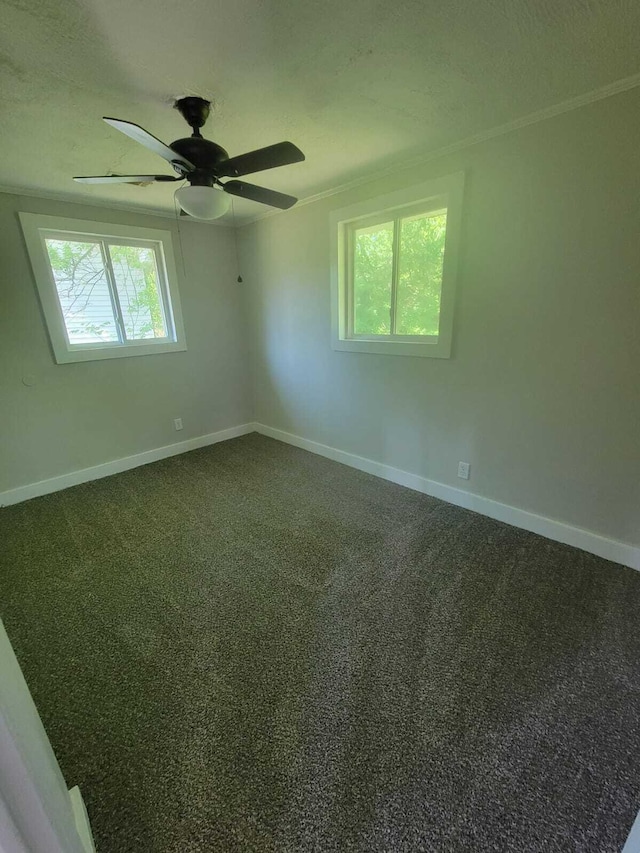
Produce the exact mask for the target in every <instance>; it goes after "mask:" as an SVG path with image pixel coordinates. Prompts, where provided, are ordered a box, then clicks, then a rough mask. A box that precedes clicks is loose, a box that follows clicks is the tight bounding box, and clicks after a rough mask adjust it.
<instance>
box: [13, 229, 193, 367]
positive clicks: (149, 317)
mask: <svg viewBox="0 0 640 853" xmlns="http://www.w3.org/2000/svg"><path fill="white" fill-rule="evenodd" d="M20 221H21V223H22V230H23V232H24V235H25V240H26V243H27V249H28V251H29V256H30V258H31V265H32V267H33V271H34V275H35V279H36V285H37V287H38V292H39V294H40V301H41V303H42V308H43V311H44V316H45V320H46V323H47V327H48V330H49V336H50V338H51V343H52V346H53V351H54V354H55V358H56V361H57V362H58V363H59V364H60V363H65V362H71V361H88V360H95V359H103V358H119V357H122V356H132V355H149V354H152V353H161V352H172V351H175V350H185V349H186V345H185V340H184V332H183V329H182V319H181V314H180V304H179V299H178V291H177V282H176V273H175V265H174V261H173V250H172V244H171V234H170V232H168V231H156V230H155V229H148V228H132V227H130V226H124V225H110V224H107V223H102V222H86V221H83V220H75V219H61V218H59V217H52V216H39V215H35V214H30V213H21V214H20Z"/></svg>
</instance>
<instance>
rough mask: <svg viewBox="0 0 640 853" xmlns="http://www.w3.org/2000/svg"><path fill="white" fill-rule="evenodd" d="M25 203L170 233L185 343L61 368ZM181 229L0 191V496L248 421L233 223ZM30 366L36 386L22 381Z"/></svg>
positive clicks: (167, 223) (192, 224) (135, 216)
mask: <svg viewBox="0 0 640 853" xmlns="http://www.w3.org/2000/svg"><path fill="white" fill-rule="evenodd" d="M18 211H27V212H33V213H46V214H52V215H59V216H67V217H74V218H79V219H92V220H96V221H106V222H118V223H123V224H126V225H140V226H143V227H151V228H163V229H168V230H171V231H172V232H173V234H174V249H175V253H176V263H177V267H178V278H179V284H180V296H181V303H182V311H183V315H184V325H185V331H186V336H187V351H186V352H180V353H166V354H158V355H150V356H140V357H134V358H120V359H108V360H106V361H93V362H80V363H77V364H60V365H58V364H56V363H55V362H54V359H53V357H52V354H51V348H50V344H49V338H48V335H47V331H46V328H45V325H44V322H43V319H42V315H41V311H40V305H39V302H38V297H37V293H36V288H35V284H34V280H33V275H32V272H31V267H30V265H29V260H28V257H27V252H26V248H25V245H24V240H23V237H22V232H21V230H20V227H19V222H18V216H17V213H18ZM179 230H180V235H178V233H177V226H176V222H175V221H173V220H171V219H169V218H161V217H155V216H143V215H138V214H133V213H127V212H123V211H119V210H108V209H102V208H99V207H93V206H86V205H84V206H83V205H77V204H68V203H62V202H57V201H51V200H46V199H36V198H27V197H20V196H16V195H10V194H0V364H1V365H2V369H1V371H0V403H1V407H2V417H1V418H0V492H2V491H5V490H8V489H12V488H16V487H18V486H22V485H25V484H29V483H34V482H37V481H39V480H43V479H48V478H50V477H55V476H58V475H61V474H66V473H69V472H72V471H77V470H78V469H82V468H87V467H90V466H94V465H98V464H101V463H104V462H109V461H111V460H114V459H119V458H121V457H124V456H130V455H133V454H137V453H140V452H143V451H146V450H151V449H154V448H157V447H162V446H164V445H167V444H172V443H173V442H176V441H182V440H185V439H188V438H191V437H194V436H199V435H204V434H207V433H211V432H216V431H218V430H222V429H225V428H227V427H230V426H236V425H238V424H242V423H245V422H247V421H249V420H251V400H250V388H249V383H248V364H247V352H246V347H245V342H244V338H245V334H244V326H245V324H244V317H243V314H242V298H241V291H240V286H239V285H238V284H237V282H236V278H237V274H238V273H237V265H236V257H235V247H234V241H233V231H232V230H231V229H230V228H224V227H214V226H211V225H203V224H198V223H195V222H189V221H185V220H182V221H181V222H180V223H179ZM181 245H182V250H183V253H184V268H183V260H182V258H183V255H182V253H181ZM29 374H31V375H32V376H33V377H34V378H35V385H32V386H27V385H25V384H23V377H25V376H28V375H29ZM175 417H181V418H182V420H183V423H184V429H183V430H182V431H181V432H175V431H174V427H173V419H174V418H175Z"/></svg>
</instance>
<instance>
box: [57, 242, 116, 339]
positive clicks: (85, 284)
mask: <svg viewBox="0 0 640 853" xmlns="http://www.w3.org/2000/svg"><path fill="white" fill-rule="evenodd" d="M45 242H46V245H47V253H48V255H49V261H50V262H51V269H52V271H53V277H54V280H55V283H56V290H57V291H58V299H59V301H60V307H61V308H62V315H63V317H64V323H65V326H66V327H67V335H68V337H69V343H71V344H97V343H101V342H109V341H117V340H118V329H117V326H116V322H115V319H114V314H113V306H112V304H111V296H110V293H109V282H108V279H107V275H106V272H105V269H104V263H103V260H102V252H101V251H100V244H99V243H81V242H78V241H74V240H52V239H47V240H46V241H45Z"/></svg>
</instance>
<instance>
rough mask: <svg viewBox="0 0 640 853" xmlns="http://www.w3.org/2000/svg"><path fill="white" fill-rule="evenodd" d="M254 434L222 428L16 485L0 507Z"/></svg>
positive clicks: (0, 495)
mask: <svg viewBox="0 0 640 853" xmlns="http://www.w3.org/2000/svg"><path fill="white" fill-rule="evenodd" d="M249 432H254V424H241V425H240V426H235V427H230V428H229V429H223V430H220V431H219V432H210V433H208V434H207V435H199V436H197V437H196V438H188V439H187V440H186V441H178V442H176V443H175V444H167V445H165V446H164V447H156V448H155V450H145V451H144V452H143V453H136V454H135V455H134V456H124V457H123V458H122V459H114V460H113V461H112V462H104V463H103V464H102V465H93V466H92V467H91V468H82V469H81V470H80V471H71V472H70V473H69V474H61V475H60V476H59V477H51V478H50V479H48V480H40V481H39V482H37V483H29V484H28V485H26V486H18V488H17V489H9V490H8V491H6V492H0V506H9V505H10V504H17V503H20V502H21V501H27V500H29V499H30V498H37V497H39V496H40V495H48V494H50V493H51V492H59V491H60V490H61V489H68V488H69V486H77V485H79V484H80V483H87V482H89V480H99V479H100V478H101V477H109V476H111V474H119V473H120V472H121V471H128V470H129V469H130V468H137V467H138V466H139V465H148V464H149V462H157V461H158V460H159V459H166V458H167V457H168V456H177V455H178V454H180V453H186V452H187V451H188V450H197V449H198V448H199V447H206V446H207V445H208V444H217V443H218V442H219V441H227V439H229V438H237V437H238V436H239V435H246V434H247V433H249Z"/></svg>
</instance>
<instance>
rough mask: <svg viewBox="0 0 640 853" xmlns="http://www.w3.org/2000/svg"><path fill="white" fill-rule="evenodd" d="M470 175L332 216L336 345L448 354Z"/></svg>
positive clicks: (363, 349) (401, 352) (442, 180)
mask: <svg viewBox="0 0 640 853" xmlns="http://www.w3.org/2000/svg"><path fill="white" fill-rule="evenodd" d="M462 187H463V175H462V174H457V175H451V176H449V177H445V178H439V179H437V180H434V181H431V182H429V183H427V184H421V185H420V186H417V187H412V188H409V189H406V190H400V191H398V192H395V193H391V194H389V195H387V196H383V197H380V198H376V199H371V200H369V201H365V202H362V203H360V204H356V205H353V206H352V207H349V208H345V209H343V210H338V211H335V212H334V213H333V214H332V216H331V236H332V254H333V258H332V291H333V292H332V303H333V305H332V311H333V323H332V326H333V330H332V331H333V348H334V349H338V350H349V351H354V352H374V353H390V354H394V355H418V356H435V357H436V358H448V357H449V355H450V352H451V335H452V326H453V301H454V295H455V268H456V260H457V258H456V256H457V245H458V239H459V237H458V232H459V221H460V207H461V199H462Z"/></svg>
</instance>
